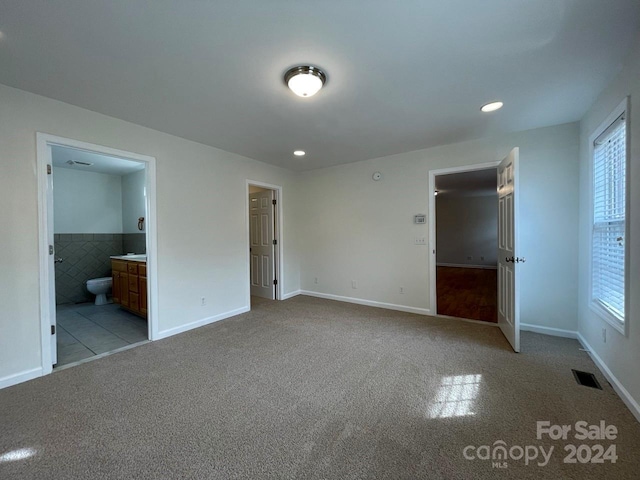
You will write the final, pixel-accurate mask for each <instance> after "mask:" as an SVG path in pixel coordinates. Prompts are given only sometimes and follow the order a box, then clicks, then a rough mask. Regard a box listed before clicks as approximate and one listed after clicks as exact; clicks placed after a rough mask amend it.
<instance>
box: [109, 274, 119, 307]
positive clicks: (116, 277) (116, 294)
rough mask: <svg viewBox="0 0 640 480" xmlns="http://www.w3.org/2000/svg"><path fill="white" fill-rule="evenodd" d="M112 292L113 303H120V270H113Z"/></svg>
mask: <svg viewBox="0 0 640 480" xmlns="http://www.w3.org/2000/svg"><path fill="white" fill-rule="evenodd" d="M111 279H112V283H111V294H112V297H113V303H120V272H116V271H112V272H111Z"/></svg>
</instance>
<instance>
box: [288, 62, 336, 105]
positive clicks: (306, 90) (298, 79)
mask: <svg viewBox="0 0 640 480" xmlns="http://www.w3.org/2000/svg"><path fill="white" fill-rule="evenodd" d="M326 81H327V76H326V75H325V74H324V72H323V71H322V70H320V69H319V68H318V67H312V66H311V65H299V66H297V67H293V68H290V69H289V70H287V73H285V74H284V83H286V84H287V86H288V87H289V88H290V89H291V91H292V92H293V93H295V94H296V95H298V96H299V97H312V96H313V95H315V94H316V93H318V91H319V90H320V89H321V88H322V86H323V85H324V84H325V82H326Z"/></svg>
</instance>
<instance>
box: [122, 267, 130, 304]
mask: <svg viewBox="0 0 640 480" xmlns="http://www.w3.org/2000/svg"><path fill="white" fill-rule="evenodd" d="M120 304H121V305H122V306H124V307H128V306H129V274H127V273H124V272H120Z"/></svg>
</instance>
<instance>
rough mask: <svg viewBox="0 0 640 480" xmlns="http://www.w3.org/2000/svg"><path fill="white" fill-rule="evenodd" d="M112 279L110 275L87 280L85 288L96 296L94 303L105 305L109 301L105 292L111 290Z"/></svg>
mask: <svg viewBox="0 0 640 480" xmlns="http://www.w3.org/2000/svg"><path fill="white" fill-rule="evenodd" d="M112 281H113V279H112V278H111V277H102V278H92V279H91V280H87V290H89V291H90V292H91V293H93V294H94V295H95V296H96V302H95V304H96V305H106V304H107V303H111V302H110V301H109V300H107V293H109V290H111V283H112Z"/></svg>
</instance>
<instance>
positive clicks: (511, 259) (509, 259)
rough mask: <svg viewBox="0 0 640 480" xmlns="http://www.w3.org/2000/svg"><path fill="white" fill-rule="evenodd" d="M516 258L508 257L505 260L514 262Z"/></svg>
mask: <svg viewBox="0 0 640 480" xmlns="http://www.w3.org/2000/svg"><path fill="white" fill-rule="evenodd" d="M514 260H515V259H514V258H513V257H511V258H509V257H506V258H505V259H504V261H505V262H507V263H509V262H513V261H514Z"/></svg>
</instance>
